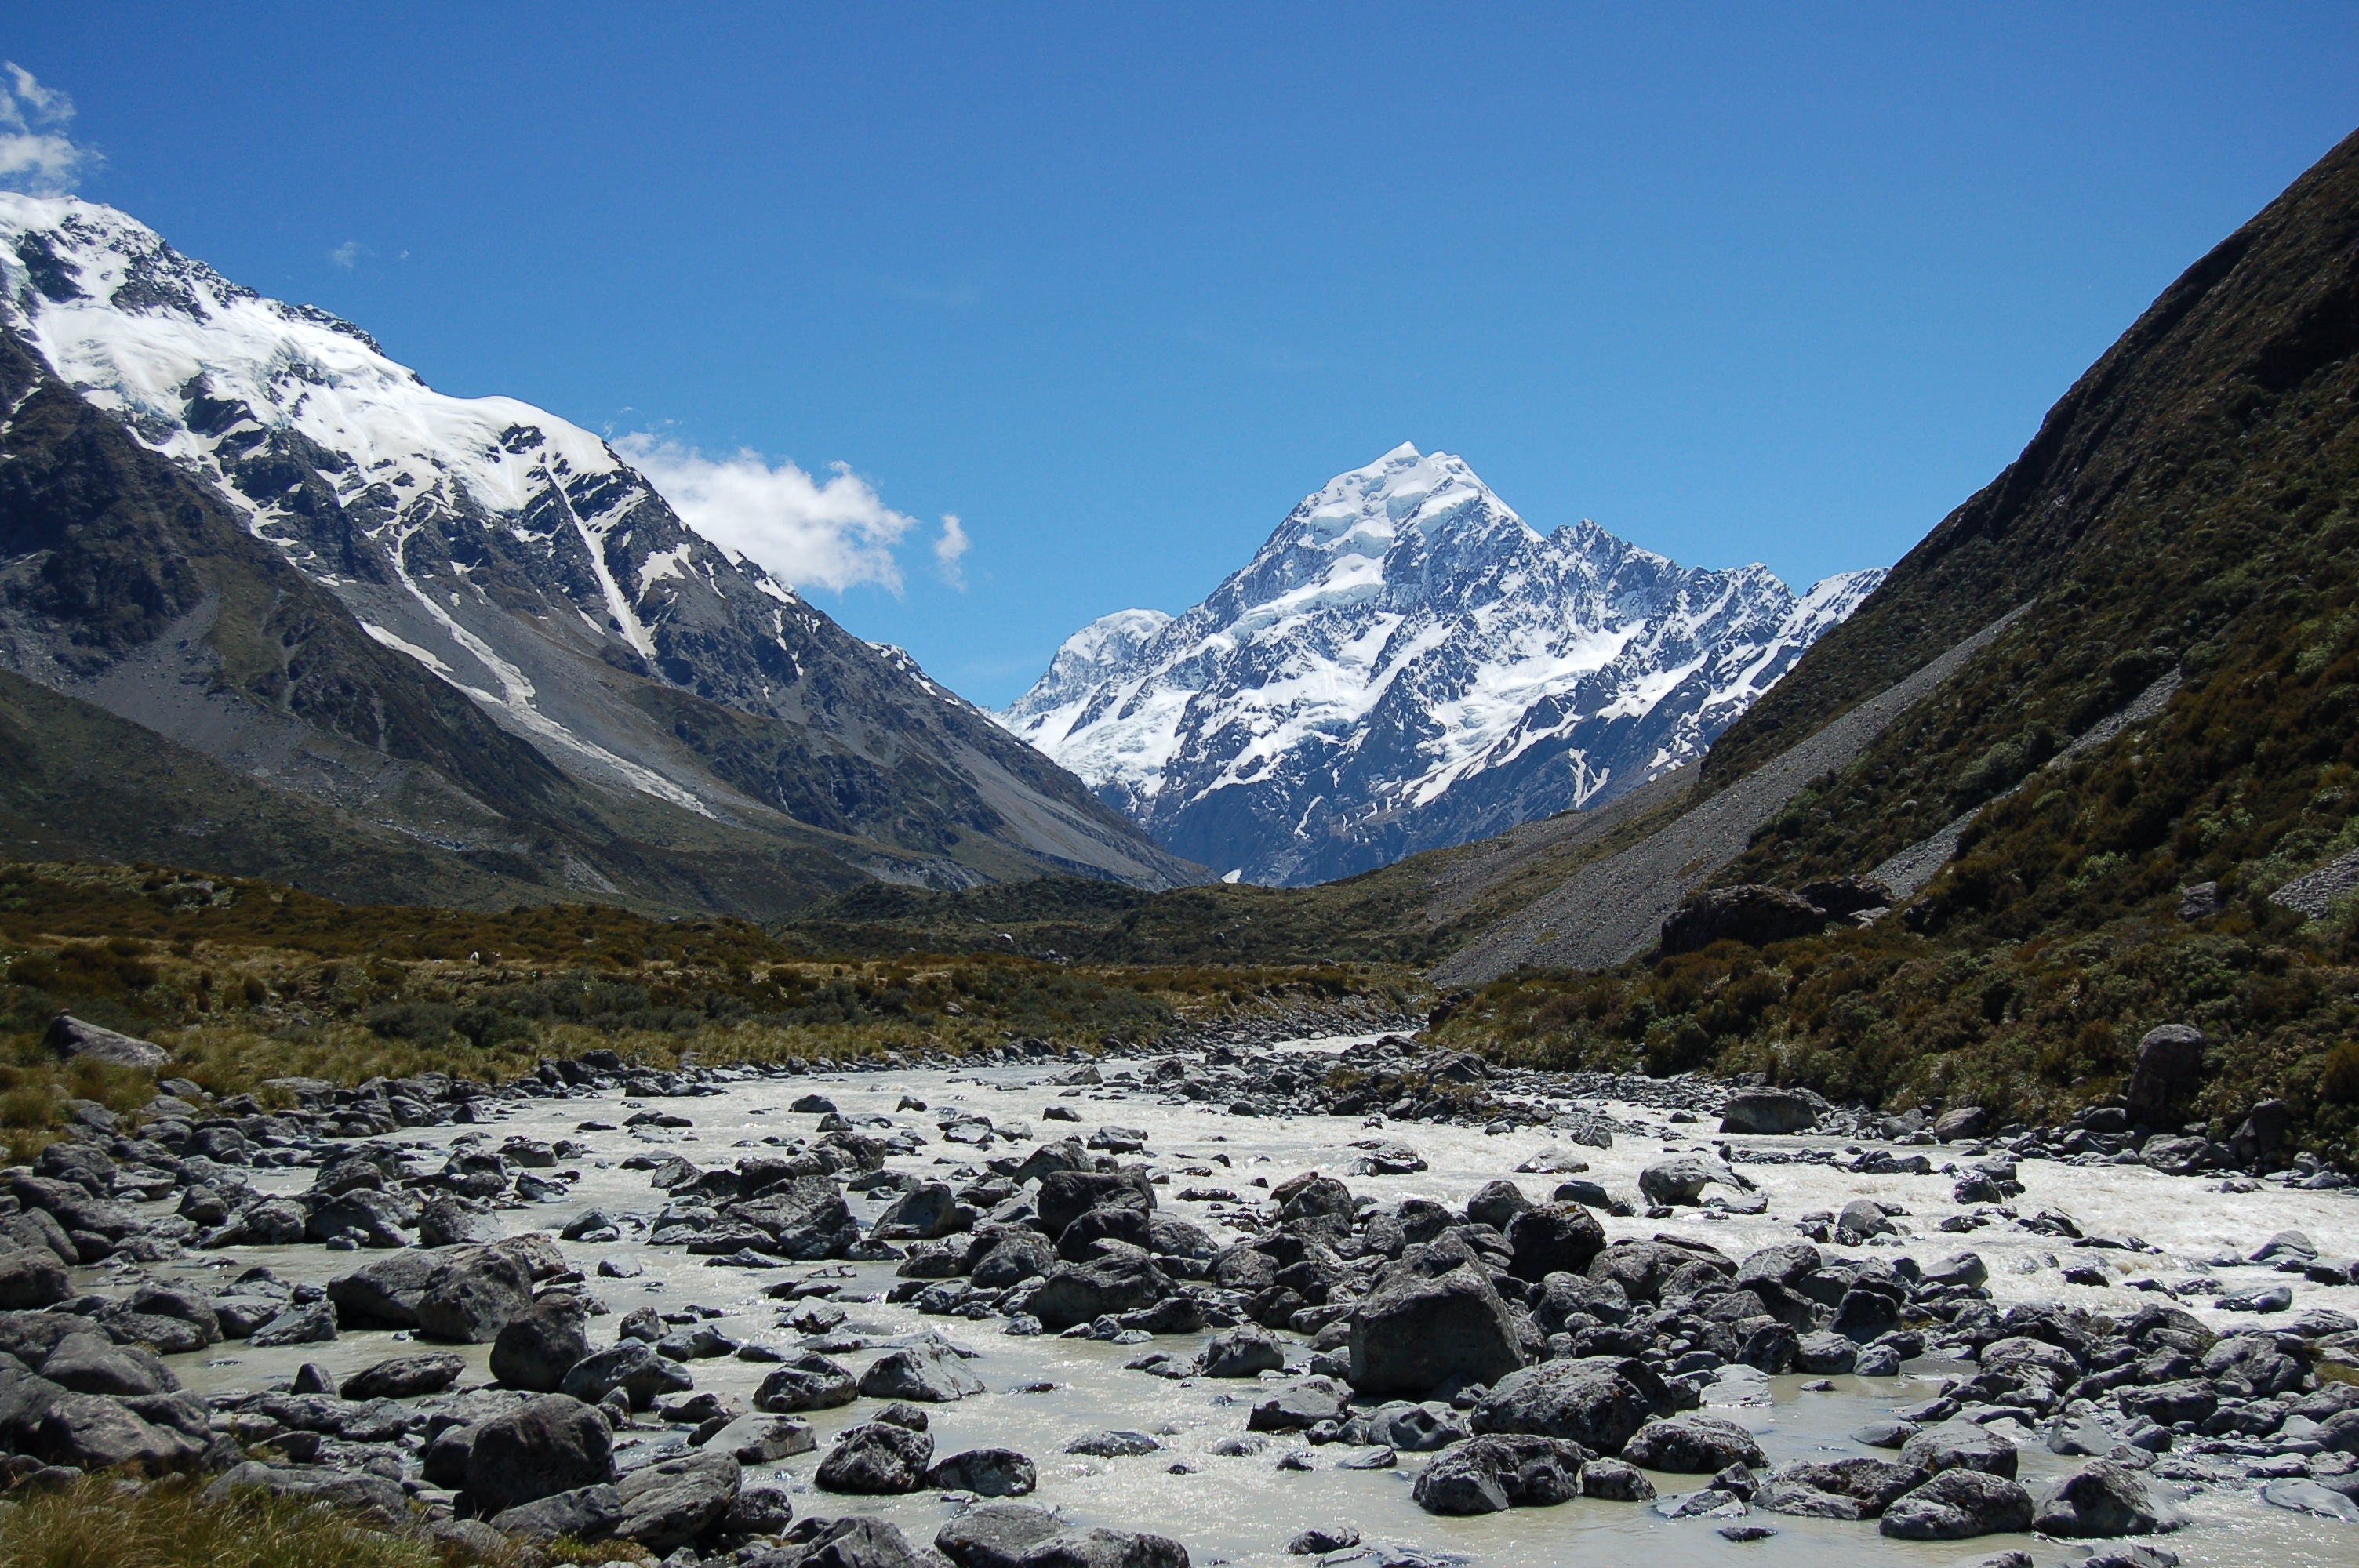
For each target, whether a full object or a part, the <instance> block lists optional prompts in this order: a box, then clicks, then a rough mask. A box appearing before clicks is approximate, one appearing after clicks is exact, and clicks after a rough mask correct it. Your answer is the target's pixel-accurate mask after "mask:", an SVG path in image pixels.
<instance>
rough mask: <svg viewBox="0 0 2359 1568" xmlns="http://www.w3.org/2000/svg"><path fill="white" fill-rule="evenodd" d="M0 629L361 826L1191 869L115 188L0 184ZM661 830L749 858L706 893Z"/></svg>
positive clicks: (904, 867)
mask: <svg viewBox="0 0 2359 1568" xmlns="http://www.w3.org/2000/svg"><path fill="white" fill-rule="evenodd" d="M0 360H5V367H0V368H5V379H6V382H7V393H8V398H9V407H10V410H11V411H10V413H9V415H8V416H7V419H6V423H5V426H0V452H5V456H6V459H7V463H6V465H5V469H0V475H5V480H0V484H5V496H0V666H5V668H7V669H9V670H13V671H14V672H16V674H18V675H20V676H24V677H26V678H27V679H29V680H31V681H33V682H35V683H37V684H38V685H41V686H44V687H49V688H50V689H51V690H52V691H54V692H57V693H59V694H61V695H62V696H64V697H69V698H71V699H73V700H75V701H78V702H81V703H84V704H89V705H92V706H94V707H96V708H101V709H103V710H105V711H106V712H108V713H111V714H114V715H115V716H117V717H118V718H121V719H128V720H131V721H132V722H134V723H136V724H137V725H140V726H142V727H144V728H145V729H146V730H152V731H154V732H156V733H158V734H160V735H162V736H164V737H166V738H168V739H169V740H170V741H175V742H178V743H179V744H180V745H182V746H185V747H188V748H190V750H192V751H194V752H200V753H202V754H204V755H206V756H209V757H212V758H213V759H214V760H215V761H217V762H220V763H222V764H223V766H224V767H226V768H227V769H228V770H229V771H230V772H232V773H239V774H243V775H245V776H247V777H250V778H253V779H255V780H257V781H259V782H261V783H262V784H265V785H266V786H267V787H269V788H270V789H272V790H274V791H277V792H279V793H280V794H292V795H301V796H304V797H306V798H307V799H308V800H309V801H310V802H311V803H312V804H314V805H316V806H322V807H325V808H326V809H328V810H329V811H330V812H332V813H334V814H338V815H339V816H340V817H341V819H342V820H343V821H344V822H345V823H346V824H347V825H348V827H350V828H351V830H352V831H353V832H354V833H359V834H361V835H362V836H363V837H365V836H366V834H367V833H368V832H374V831H379V830H390V831H393V832H397V833H399V834H402V835H405V836H407V837H408V838H411V839H413V840H415V841H417V842H419V843H420V844H423V845H426V846H429V847H430V848H433V849H438V850H440V851H441V852H443V853H444V854H446V855H449V856H455V857H457V858H458V859H459V860H463V861H466V862H468V863H469V864H472V865H474V866H477V867H482V866H484V865H490V864H493V863H495V862H496V863H497V865H498V867H499V874H500V875H501V876H502V877H503V878H506V879H511V880H517V881H522V882H523V883H524V884H525V885H527V886H530V887H535V888H545V889H548V890H550V891H553V892H565V893H568V894H570V895H572V896H582V895H589V896H622V897H628V898H634V899H642V898H644V899H653V900H655V901H656V902H658V903H670V904H672V905H674V906H679V907H689V908H700V907H723V908H732V909H741V910H747V911H776V910H778V909H782V908H785V907H791V906H792V904H793V903H797V902H800V901H801V900H803V899H807V898H808V897H810V896H812V895H813V894H816V893H819V892H826V891H829V890H831V889H833V888H837V887H841V886H844V885H847V884H849V883H851V882H854V881H860V880H862V879H863V878H864V877H869V876H877V877H884V878H886V879H889V880H894V881H916V882H924V883H932V884H935V885H945V886H962V885H971V884H973V883H977V882H981V881H990V880H995V879H998V878H1003V877H1010V876H1019V877H1020V876H1027V875H1037V874H1039V873H1040V872H1042V871H1066V872H1077V873H1081V874H1084V875H1093V876H1105V877H1113V878H1115V879H1118V880H1123V881H1131V882H1135V883H1139V884H1142V885H1147V886H1168V885H1171V884H1172V883H1174V882H1178V881H1188V880H1191V879H1192V878H1193V877H1194V876H1195V875H1197V874H1199V873H1198V872H1197V871H1196V869H1195V868H1193V867H1191V866H1190V865H1187V864H1186V863H1184V862H1182V861H1180V860H1177V859H1176V858H1175V857H1173V856H1171V855H1169V854H1167V853H1165V852H1164V851H1162V850H1160V849H1158V848H1157V847H1155V846H1154V845H1153V844H1152V843H1150V842H1149V841H1147V839H1146V838H1144V837H1143V836H1142V835H1141V834H1140V833H1138V832H1137V831H1136V829H1134V828H1133V827H1131V826H1130V825H1129V824H1127V823H1126V822H1125V821H1124V820H1123V819H1122V818H1121V817H1120V816H1119V815H1118V814H1116V813H1114V812H1113V811H1111V810H1110V809H1108V808H1107V807H1105V806H1103V804H1101V803H1100V802H1099V801H1097V800H1096V799H1095V798H1093V796H1092V795H1090V793H1089V792H1088V791H1087V790H1086V789H1084V788H1083V787H1082V785H1081V784H1079V783H1078V782H1077V781H1075V780H1074V779H1072V778H1071V776H1070V775H1068V774H1066V773H1063V772H1062V771H1061V770H1060V769H1058V768H1057V767H1056V766H1055V765H1054V764H1052V763H1050V762H1048V761H1046V760H1045V759H1043V758H1042V757H1041V756H1040V755H1039V754H1038V752H1034V751H1033V750H1031V749H1030V748H1028V747H1026V746H1024V745H1022V744H1020V743H1019V742H1017V741H1014V740H1013V739H1012V738H1010V737H1009V736H1008V735H1007V734H1006V732H1005V730H1002V729H1001V728H1000V727H999V726H998V725H997V724H995V722H993V720H992V719H991V718H990V716H988V715H986V714H984V712H982V711H981V710H980V709H977V708H973V707H972V706H970V705H968V704H967V703H965V702H963V701H962V700H960V699H959V698H957V697H954V696H951V694H949V693H947V692H945V691H943V690H942V689H941V688H940V687H938V686H936V685H934V684H933V683H932V682H930V681H929V680H927V679H926V678H925V677H924V676H923V674H922V672H920V671H919V670H918V669H917V668H916V666H915V665H914V664H913V663H911V662H910V661H909V660H908V657H907V655H906V654H899V653H898V652H897V650H884V649H877V648H874V647H871V646H870V645H868V644H867V643H863V642H862V641H860V640H859V639H858V638H856V637H853V636H852V635H850V634H849V633H846V632H844V631H843V628H842V627H840V626H838V625H837V624H836V623H835V622H833V621H832V620H830V619H829V618H828V617H827V616H826V615H825V614H824V613H822V612H821V611H819V610H818V609H817V608H816V607H815V606H813V605H811V604H810V603H809V602H808V601H807V600H804V599H802V598H801V597H800V596H799V595H798V594H797V593H795V592H794V591H793V589H791V588H789V587H788V586H787V585H785V584H782V583H780V582H778V581H777V580H776V579H773V578H771V577H770V576H769V575H768V574H767V573H766V572H765V571H764V570H763V569H762V568H760V567H759V566H757V565H756V564H755V563H753V562H750V561H747V560H745V559H742V558H740V557H734V556H733V555H732V554H730V553H728V552H726V551H723V550H722V549H720V548H718V547H717V546H713V545H712V544H711V543H710V542H709V541H707V540H705V539H703V538H701V537H700V536H699V535H695V534H693V533H691V532H690V530H688V529H687V528H686V527H685V526H684V525H683V524H681V522H680V521H679V517H678V516H677V515H675V514H674V513H673V512H672V510H671V508H670V507H669V505H668V504H666V503H665V502H664V501H663V499H662V497H661V496H659V495H658V494H657V493H656V492H655V491H654V490H653V488H652V487H651V486H649V485H648V483H647V481H646V480H645V479H644V478H642V477H641V476H640V475H639V474H638V473H637V472H636V470H633V469H631V468H630V467H629V465H627V464H626V463H625V462H624V461H623V460H621V459H620V458H618V457H617V456H616V455H615V453H614V451H613V450H612V449H610V448H608V447H607V446H606V444H605V443H604V442H603V440H601V439H599V438H597V437H595V436H592V435H591V434H590V433H589V432H587V431H584V430H582V429H580V428H578V427H574V426H571V425H570V424H567V423H566V422H565V421H563V420H560V419H557V418H555V417H553V416H549V415H548V414H545V413H543V412H541V411H540V410H538V409H535V408H533V407H531V406H527V405H525V404H522V403H517V402H515V401H513V400H511V399H506V398H480V399H460V398H452V397H447V396H444V395H440V394H438V393H435V392H434V391H432V390H431V389H430V388H429V387H427V386H426V385H424V384H422V383H421V382H420V381H419V379H418V378H417V377H416V375H414V374H413V373H410V372H409V371H408V370H407V369H405V368H403V367H402V366H400V365H398V364H397V363H395V362H393V361H392V360H390V359H389V358H387V357H386V355H385V354H384V353H383V352H382V351H381V350H380V349H379V348H378V346H377V345H376V344H375V342H374V341H372V340H371V339H370V338H369V337H368V336H367V334H366V333H364V332H363V331H361V330H359V329H357V328H354V327H353V326H352V325H350V324H349V323H346V322H342V321H339V320H336V319H333V318H331V317H328V316H326V315H325V314H323V313H321V312H320V311H318V310H315V309H312V308H309V307H300V306H288V305H284V304H280V303H277V302H276V301H272V300H267V299H264V298H261V297H258V296H256V295H255V294H254V293H253V292H252V291H251V290H248V289H245V288H243V287H239V286H237V285H235V284H233V283H231V282H229V281H228V280H226V279H224V278H223V277H222V276H220V275H219V274H217V273H215V272H214V271H213V270H212V268H210V267H207V266H205V265H203V264H201V263H200V262H195V261H192V260H190V259H189V258H187V257H184V256H182V255H180V254H178V253H177V252H175V251H174V250H172V248H171V247H170V246H168V244H166V243H164V242H163V241H162V239H160V238H159V237H158V236H157V235H156V234H155V233H153V232H151V231H149V230H147V229H146V228H145V227H143V226H141V225H140V224H138V223H136V222H134V221H133V220H131V219H129V218H127V217H125V215H123V214H122V213H119V212H116V211H112V210H111V209H107V208H103V207H98V206H93V205H91V204H89V203H85V202H82V201H78V200H35V199H31V198H26V197H20V196H13V195H5V194H0ZM100 838H102V839H103V835H101V836H100ZM560 841H561V844H560ZM625 843H628V844H629V845H631V846H633V848H631V849H629V850H627V851H625V850H624V849H621V848H619V846H621V845H623V844H625ZM92 851H93V852H96V853H112V852H115V851H113V850H109V849H105V848H104V846H103V843H96V842H94V843H93V844H92ZM683 855H685V856H687V857H689V858H690V860H703V861H706V862H717V863H718V864H720V865H723V866H727V867H731V868H742V867H745V866H747V865H751V864H756V863H766V862H776V863H777V867H778V869H777V872H776V874H775V875H771V876H767V877H765V878H763V879H760V880H762V881H763V882H764V883H765V886H764V888H763V890H762V891H761V892H758V893H755V892H751V891H750V890H747V889H745V888H743V887H741V888H740V889H739V892H735V893H732V892H726V891H725V890H723V889H722V888H720V887H717V886H714V885H711V884H710V883H709V882H707V881H706V879H705V877H704V876H703V874H702V873H701V872H700V873H697V874H686V873H683V872H681V871H679V866H678V864H677V861H678V857H679V856H683ZM781 857H783V859H781ZM658 862H667V863H670V864H672V867H673V869H672V870H669V871H658V870H657V869H656V866H657V863H658ZM253 869H255V870H256V871H264V870H267V871H271V872H272V873H273V874H282V875H286V874H291V870H290V868H289V867H288V866H287V865H284V864H277V863H274V864H271V865H269V866H266V867H264V866H256V867H255V868H253ZM466 880H467V879H466V878H465V877H460V878H458V880H457V881H454V882H451V883H450V884H448V885H440V886H435V887H429V888H424V889H420V890H418V892H419V896H430V895H437V894H439V895H440V896H443V897H462V896H465V895H466V894H467V893H469V892H473V891H474V890H473V889H472V888H468V887H462V885H461V884H462V883H464V882H465V881H466ZM743 880H744V879H743V877H742V875H741V874H739V872H738V871H735V870H733V871H731V873H730V875H728V876H726V877H724V878H723V881H738V882H741V883H742V881H743ZM743 898H750V899H751V902H750V903H747V902H742V899H743ZM715 899H717V900H719V901H720V902H719V903H717V904H716V903H712V902H709V901H711V900H715Z"/></svg>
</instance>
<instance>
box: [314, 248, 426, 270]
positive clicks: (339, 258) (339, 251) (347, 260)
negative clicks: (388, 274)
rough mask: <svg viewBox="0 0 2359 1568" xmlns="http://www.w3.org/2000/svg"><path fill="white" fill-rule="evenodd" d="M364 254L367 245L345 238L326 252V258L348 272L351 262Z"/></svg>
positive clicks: (366, 251) (351, 267)
mask: <svg viewBox="0 0 2359 1568" xmlns="http://www.w3.org/2000/svg"><path fill="white" fill-rule="evenodd" d="M366 254H368V249H367V247H366V246H364V245H363V244H362V243H360V242H359V241H358V240H346V241H345V242H344V243H342V244H341V245H338V246H337V247H336V248H335V249H334V250H332V251H330V252H329V253H328V259H329V260H330V261H332V262H334V263H335V264H336V265H338V266H340V267H342V268H343V269H344V270H345V271H346V272H350V271H352V270H353V263H355V262H357V261H359V260H360V259H361V257H363V256H364V255H366ZM405 254H407V253H405Z"/></svg>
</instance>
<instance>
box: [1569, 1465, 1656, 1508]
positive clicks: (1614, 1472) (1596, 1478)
mask: <svg viewBox="0 0 2359 1568" xmlns="http://www.w3.org/2000/svg"><path fill="white" fill-rule="evenodd" d="M1581 1495H1582V1497H1584V1498H1603V1499H1604V1500H1605V1501H1607V1502H1611V1503H1650V1502H1653V1501H1654V1500H1655V1483H1654V1482H1652V1481H1649V1480H1648V1479H1647V1477H1646V1476H1643V1475H1641V1474H1640V1473H1639V1470H1638V1467H1637V1466H1636V1465H1632V1464H1629V1463H1627V1462H1625V1461H1624V1460H1620V1459H1592V1460H1591V1461H1590V1462H1589V1463H1588V1464H1586V1465H1582V1467H1581Z"/></svg>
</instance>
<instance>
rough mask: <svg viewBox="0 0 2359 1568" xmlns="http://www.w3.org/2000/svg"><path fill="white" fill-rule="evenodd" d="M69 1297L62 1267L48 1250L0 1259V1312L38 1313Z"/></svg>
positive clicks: (25, 1251) (23, 1251) (70, 1288)
mask: <svg viewBox="0 0 2359 1568" xmlns="http://www.w3.org/2000/svg"><path fill="white" fill-rule="evenodd" d="M35 1212H38V1210H37V1211H35ZM67 1245H69V1246H71V1245H72V1243H71V1242H68V1243H67ZM72 1294H73V1283H72V1281H71V1280H70V1279H69V1278H68V1276H67V1274H66V1271H65V1265H64V1264H63V1263H62V1262H60V1260H59V1259H58V1256H57V1254H56V1253H55V1252H53V1251H51V1250H49V1249H48V1248H43V1249H41V1250H40V1251H38V1252H36V1251H33V1250H31V1249H20V1250H17V1251H13V1252H10V1253H7V1254H6V1255H5V1256H0V1309H5V1310H6V1311H9V1312H33V1311H38V1310H39V1309H40V1308H42V1307H49V1306H55V1305H57V1304H58V1303H60V1302H62V1301H65V1300H67V1299H69V1298H70V1297H71V1296H72Z"/></svg>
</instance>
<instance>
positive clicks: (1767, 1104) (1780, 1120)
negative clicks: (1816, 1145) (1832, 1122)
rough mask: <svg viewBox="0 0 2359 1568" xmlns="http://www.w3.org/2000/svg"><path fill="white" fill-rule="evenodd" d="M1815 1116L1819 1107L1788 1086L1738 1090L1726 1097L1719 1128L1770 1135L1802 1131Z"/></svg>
mask: <svg viewBox="0 0 2359 1568" xmlns="http://www.w3.org/2000/svg"><path fill="white" fill-rule="evenodd" d="M1818 1119H1819V1108H1818V1107H1816V1106H1814V1105H1812V1104H1811V1103H1810V1099H1809V1098H1808V1097H1807V1096H1804V1095H1798V1094H1796V1093H1794V1092H1793V1091H1792V1090H1791V1089H1740V1090H1738V1091H1737V1092H1736V1093H1735V1094H1733V1095H1731V1096H1729V1097H1728V1105H1727V1108H1725V1109H1724V1110H1723V1111H1722V1113H1721V1118H1720V1130H1722V1131H1723V1132H1741V1133H1747V1134H1764V1133H1766V1134H1771V1135H1776V1134H1779V1133H1788V1132H1806V1131H1808V1130H1810V1124H1811V1123H1813V1122H1815V1121H1816V1120H1818Z"/></svg>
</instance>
